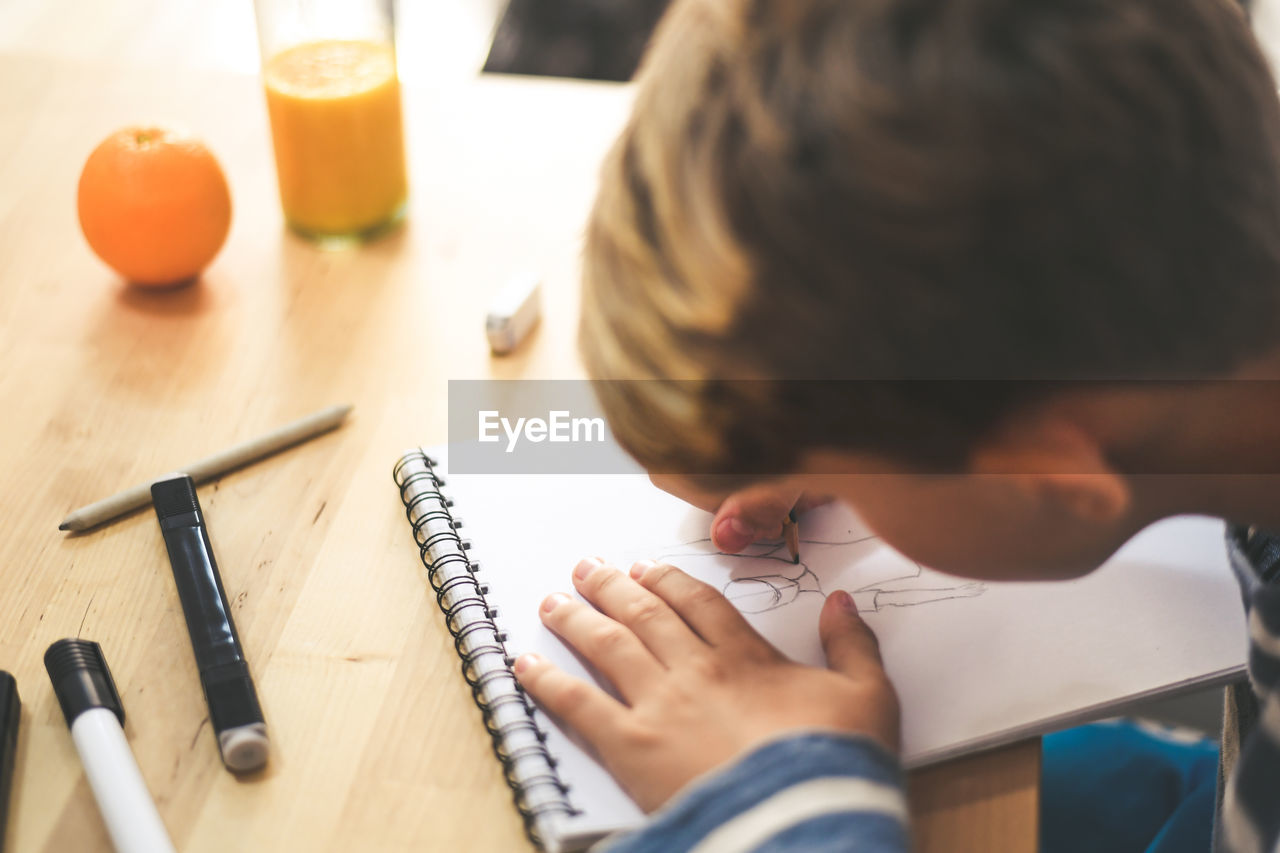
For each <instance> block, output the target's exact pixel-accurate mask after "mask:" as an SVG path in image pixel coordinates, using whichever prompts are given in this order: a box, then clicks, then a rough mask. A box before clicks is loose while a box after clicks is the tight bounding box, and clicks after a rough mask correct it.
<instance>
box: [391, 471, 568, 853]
mask: <svg viewBox="0 0 1280 853" xmlns="http://www.w3.org/2000/svg"><path fill="white" fill-rule="evenodd" d="M437 464H438V463H436V462H435V460H433V459H431V458H430V457H428V456H427V454H426V453H424V452H423V451H422V450H420V449H419V450H412V451H409V452H408V453H406V454H405V455H404V456H403V457H401V458H400V461H399V462H397V463H396V466H395V469H394V470H393V472H392V475H393V476H394V478H395V481H396V485H397V486H399V487H400V499H401V501H403V502H404V506H405V514H406V516H407V517H408V519H409V523H410V524H411V525H412V526H413V538H414V541H415V542H417V544H418V552H419V556H420V557H421V559H422V565H423V566H425V567H426V569H427V581H428V582H429V583H430V584H431V588H432V589H433V590H435V593H436V604H437V605H439V607H440V611H441V612H442V613H443V614H444V618H445V627H446V628H448V629H449V633H450V634H451V635H452V636H453V643H454V648H455V649H457V652H458V658H459V659H460V660H461V661H462V677H463V678H464V679H465V680H466V682H467V685H468V686H469V687H470V688H471V695H472V698H473V699H474V700H475V703H476V705H477V706H478V707H479V708H480V711H481V713H482V714H483V715H484V725H485V729H486V730H488V732H489V735H490V737H491V738H492V741H493V752H494V755H496V756H497V758H498V761H500V762H501V763H502V771H503V776H504V777H505V778H506V781H507V785H508V786H510V787H511V790H512V792H513V794H514V800H515V805H516V809H517V810H519V812H520V815H521V816H522V817H523V818H524V825H525V831H526V832H527V833H528V835H529V838H530V839H532V840H533V842H534V843H535V844H537V845H538V846H539V847H542V846H543V839H545V838H548V837H550V833H549V832H548V830H549V829H550V827H551V826H552V825H553V824H554V822H555V821H557V820H558V819H560V818H562V817H565V816H569V815H573V814H576V813H577V811H576V810H575V809H574V808H573V806H572V805H571V804H570V802H569V796H568V792H569V789H568V788H567V787H566V786H565V785H564V783H563V782H561V781H560V777H559V774H557V773H556V769H555V768H556V761H555V759H554V758H553V757H552V756H551V754H550V752H548V750H547V746H546V739H547V736H546V732H544V731H543V730H542V728H541V727H539V725H538V722H537V719H536V718H535V717H534V709H533V706H532V704H530V702H529V699H528V698H527V697H526V696H525V694H524V691H523V690H522V689H521V688H520V685H519V683H518V682H517V681H516V679H515V675H514V674H513V673H512V671H511V663H512V660H511V658H510V656H508V654H507V650H506V645H505V644H506V639H507V637H506V634H504V633H503V632H502V630H501V629H500V628H499V627H498V624H497V621H496V617H497V611H496V610H494V609H493V608H492V607H490V606H489V602H488V600H487V599H486V597H485V596H486V594H487V593H488V591H489V588H488V587H487V586H486V585H485V584H483V583H481V582H480V581H479V580H477V579H476V572H477V571H479V568H480V566H479V564H478V563H476V562H475V561H473V560H472V559H471V558H470V557H469V555H468V554H467V551H468V550H469V549H470V547H471V543H469V542H467V541H466V540H464V539H463V538H462V537H461V536H460V535H459V534H458V528H459V527H461V526H462V524H461V522H460V521H459V520H457V519H456V518H455V517H454V516H453V513H452V512H451V509H452V507H453V501H451V500H449V499H448V498H447V497H445V495H444V494H443V493H442V492H441V487H442V486H444V485H445V482H444V480H443V479H442V478H441V477H440V476H439V475H438V474H437V473H436V470H435V467H436V465H437Z"/></svg>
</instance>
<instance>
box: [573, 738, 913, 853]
mask: <svg viewBox="0 0 1280 853" xmlns="http://www.w3.org/2000/svg"><path fill="white" fill-rule="evenodd" d="M730 841H732V844H729V843H728V842H730ZM699 845H704V846H705V848H706V849H709V850H717V849H722V847H728V848H729V849H734V850H743V851H748V850H751V851H755V850H760V851H778V853H782V851H788V850H795V851H801V850H803V851H805V853H809V851H818V853H820V851H823V850H831V851H837V850H859V851H867V853H898V851H905V850H907V849H908V846H909V843H908V832H907V806H906V798H905V796H904V794H903V786H902V775H901V771H900V770H899V768H898V762H897V759H896V758H895V757H894V756H892V755H890V754H889V753H888V751H886V750H885V749H884V748H883V747H882V746H880V745H878V744H877V743H876V742H875V741H872V740H870V739H868V738H866V737H861V736H858V735H845V734H839V733H836V732H818V731H810V732H801V733H791V734H789V735H786V736H783V737H780V738H778V739H776V740H772V741H769V742H767V743H765V744H763V745H762V746H759V747H757V748H756V749H754V750H752V751H751V752H750V753H748V754H747V755H746V756H744V757H742V758H740V759H738V760H736V761H734V762H733V763H731V764H730V765H728V766H726V767H724V768H722V769H720V770H716V771H713V772H712V773H709V774H707V775H706V776H704V777H702V778H701V779H699V780H697V781H695V782H693V783H691V784H689V785H688V786H686V787H685V788H684V789H683V790H682V791H680V793H678V794H677V795H676V796H674V797H673V798H672V799H671V800H670V801H669V802H668V803H667V804H666V805H665V806H663V807H662V808H661V809H659V810H658V811H656V812H654V814H653V815H652V816H651V818H650V819H649V822H648V823H646V824H645V826H644V827H642V828H641V829H639V830H636V831H634V832H630V833H627V834H625V835H620V836H616V837H615V838H612V839H609V840H608V841H606V842H604V843H602V844H601V845H600V846H599V847H598V848H597V849H598V851H599V853H670V851H675V850H694V849H699Z"/></svg>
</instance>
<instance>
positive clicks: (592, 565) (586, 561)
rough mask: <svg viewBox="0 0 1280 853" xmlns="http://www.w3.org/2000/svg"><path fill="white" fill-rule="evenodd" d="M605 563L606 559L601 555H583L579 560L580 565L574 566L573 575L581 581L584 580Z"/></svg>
mask: <svg viewBox="0 0 1280 853" xmlns="http://www.w3.org/2000/svg"><path fill="white" fill-rule="evenodd" d="M603 565H604V560H602V559H600V558H599V557H583V558H582V559H581V560H579V561H578V565H577V566H576V567H574V570H573V576H574V577H575V578H577V579H578V580H580V581H584V580H586V579H587V576H588V575H590V574H591V573H592V572H594V571H595V570H596V569H598V568H600V567H601V566H603Z"/></svg>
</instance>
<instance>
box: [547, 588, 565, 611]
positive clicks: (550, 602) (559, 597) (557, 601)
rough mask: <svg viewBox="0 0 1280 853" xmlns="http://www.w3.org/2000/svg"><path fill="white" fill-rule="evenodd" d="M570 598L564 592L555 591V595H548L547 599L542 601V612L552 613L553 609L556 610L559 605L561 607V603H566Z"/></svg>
mask: <svg viewBox="0 0 1280 853" xmlns="http://www.w3.org/2000/svg"><path fill="white" fill-rule="evenodd" d="M568 600H569V596H567V595H565V594H564V593H563V592H557V593H554V594H553V595H548V596H547V597H546V599H545V600H544V601H543V602H542V612H543V613H550V612H551V611H552V610H555V609H556V608H557V607H559V606H560V605H561V604H564V603H565V602H566V601H568Z"/></svg>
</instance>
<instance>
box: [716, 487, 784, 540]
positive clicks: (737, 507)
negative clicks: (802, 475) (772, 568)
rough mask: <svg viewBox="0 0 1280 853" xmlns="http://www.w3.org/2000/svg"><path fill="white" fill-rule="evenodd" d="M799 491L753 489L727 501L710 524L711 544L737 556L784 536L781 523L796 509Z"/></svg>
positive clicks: (767, 488)
mask: <svg viewBox="0 0 1280 853" xmlns="http://www.w3.org/2000/svg"><path fill="white" fill-rule="evenodd" d="M800 497H801V492H800V490H799V489H797V488H778V487H776V486H752V487H750V488H748V489H744V490H742V491H740V492H735V493H734V494H732V495H730V496H729V497H727V498H725V501H724V503H722V504H721V505H720V508H719V509H718V510H716V517H715V518H714V519H712V520H711V541H712V543H713V544H714V545H715V546H716V547H717V548H718V549H720V550H721V551H725V552H727V553H730V554H736V553H738V552H739V551H741V550H742V549H743V548H746V547H747V546H748V545H750V544H751V543H753V542H757V541H759V540H761V539H776V538H777V537H779V536H781V535H782V522H783V521H784V520H785V519H786V518H787V515H788V514H789V513H790V512H791V510H792V509H794V508H795V506H796V502H797V501H798V500H800Z"/></svg>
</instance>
